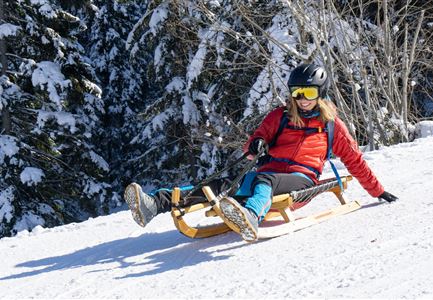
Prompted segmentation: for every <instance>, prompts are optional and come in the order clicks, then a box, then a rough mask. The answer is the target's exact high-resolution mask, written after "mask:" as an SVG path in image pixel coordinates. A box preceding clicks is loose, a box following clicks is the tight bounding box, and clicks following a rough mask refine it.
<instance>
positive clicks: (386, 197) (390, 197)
mask: <svg viewBox="0 0 433 300" xmlns="http://www.w3.org/2000/svg"><path fill="white" fill-rule="evenodd" d="M378 198H379V199H382V200H385V201H387V202H393V201H395V200H398V198H397V197H396V196H394V195H393V194H390V193H388V192H386V191H385V192H383V193H382V195H380V196H379V197H378Z"/></svg>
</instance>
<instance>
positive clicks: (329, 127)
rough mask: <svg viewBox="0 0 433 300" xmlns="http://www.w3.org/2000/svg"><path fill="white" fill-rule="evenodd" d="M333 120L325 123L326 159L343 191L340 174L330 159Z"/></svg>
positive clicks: (332, 140) (332, 141)
mask: <svg viewBox="0 0 433 300" xmlns="http://www.w3.org/2000/svg"><path fill="white" fill-rule="evenodd" d="M334 125H335V122H334V121H329V122H327V123H326V131H327V132H328V150H327V153H326V159H327V160H328V161H329V163H330V164H331V168H332V171H333V172H334V174H335V177H336V178H337V181H338V185H339V186H340V188H341V191H342V192H343V190H344V189H343V182H342V181H341V178H340V174H338V171H337V168H336V167H335V165H334V163H333V162H332V161H331V156H332V145H333V143H334V127H335V126H334Z"/></svg>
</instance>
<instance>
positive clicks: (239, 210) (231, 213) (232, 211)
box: [219, 197, 259, 242]
mask: <svg viewBox="0 0 433 300" xmlns="http://www.w3.org/2000/svg"><path fill="white" fill-rule="evenodd" d="M219 204H220V209H221V212H222V214H223V215H224V217H225V218H226V220H227V221H228V222H230V223H231V224H232V225H234V226H235V227H236V228H238V229H239V233H240V235H241V237H242V238H243V239H244V240H245V241H247V242H254V241H255V240H257V232H258V229H259V223H258V220H257V216H256V214H255V213H254V212H253V211H252V210H250V209H248V208H245V207H243V206H242V205H240V204H239V203H238V202H237V201H236V200H235V199H233V198H231V197H225V198H223V199H221V201H220V203H219Z"/></svg>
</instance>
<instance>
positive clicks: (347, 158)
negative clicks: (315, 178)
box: [332, 117, 384, 197]
mask: <svg viewBox="0 0 433 300" xmlns="http://www.w3.org/2000/svg"><path fill="white" fill-rule="evenodd" d="M332 151H333V152H334V154H335V155H336V156H338V157H339V158H340V159H341V161H342V162H343V163H344V165H345V166H346V168H347V170H348V171H349V173H350V174H352V175H353V176H354V177H355V178H356V179H357V180H358V181H359V183H360V184H361V186H362V187H363V188H364V189H365V190H366V191H367V192H368V193H369V194H370V195H371V196H372V197H378V196H380V195H381V194H382V193H383V192H384V188H383V186H382V185H381V184H380V182H379V180H378V179H377V178H376V176H375V175H374V173H373V171H372V170H371V169H370V167H369V166H368V164H367V162H366V161H365V160H364V159H363V157H362V152H361V151H360V150H359V147H358V144H357V143H356V141H355V140H354V139H353V137H352V136H351V135H350V133H349V131H348V129H347V127H346V125H345V124H344V123H343V121H341V120H340V119H339V118H338V117H337V118H336V119H335V129H334V143H333V145H332Z"/></svg>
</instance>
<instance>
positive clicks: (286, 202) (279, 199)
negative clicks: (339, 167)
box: [171, 176, 361, 238]
mask: <svg viewBox="0 0 433 300" xmlns="http://www.w3.org/2000/svg"><path fill="white" fill-rule="evenodd" d="M350 180H352V176H343V177H341V181H342V187H343V190H342V189H341V187H340V185H339V182H338V180H337V179H336V178H331V179H327V180H323V181H320V182H319V183H318V184H317V185H315V186H313V187H310V188H306V189H301V190H298V191H293V192H290V193H287V194H282V195H277V196H274V197H273V198H272V205H271V209H270V211H269V212H268V214H267V215H266V216H265V220H264V221H263V222H262V224H261V225H260V227H259V238H271V237H275V236H279V235H282V234H287V233H289V232H293V231H297V230H300V229H303V228H306V227H309V226H312V225H314V224H317V223H320V222H322V221H325V220H327V219H330V218H332V217H334V216H337V215H342V214H346V213H349V212H351V211H354V210H356V209H359V208H360V207H361V205H360V204H359V203H358V202H357V201H353V202H350V203H347V202H346V200H345V199H344V198H343V195H342V194H343V191H344V190H345V189H347V182H348V181H350ZM202 190H203V192H204V194H205V195H206V198H207V200H208V202H204V203H198V204H193V205H191V206H188V207H182V208H181V207H180V206H179V201H180V189H179V188H175V189H174V190H173V193H172V211H171V214H172V217H173V221H174V224H175V226H176V228H177V229H178V230H179V231H180V232H181V233H183V234H184V235H186V236H188V237H191V238H203V237H209V236H213V235H217V234H222V233H225V232H227V231H230V230H233V231H237V229H236V228H230V227H229V226H230V225H228V224H226V223H224V222H221V223H217V224H212V225H207V226H196V227H192V226H189V225H188V224H187V223H186V221H185V220H184V215H186V214H188V213H192V212H195V211H199V210H202V209H206V208H209V209H208V210H207V211H205V215H206V216H207V217H211V216H218V217H220V218H221V220H222V221H223V220H224V218H223V216H222V214H221V211H220V209H219V200H220V199H218V197H217V196H215V194H214V193H213V191H212V190H211V189H210V187H209V186H204V187H203V188H202ZM324 192H332V193H333V194H334V195H335V196H336V197H337V199H338V200H339V202H340V205H339V206H337V207H335V208H332V209H329V210H326V211H323V212H320V213H317V214H314V215H311V216H307V217H304V218H301V219H297V218H296V217H295V216H294V213H293V211H295V210H296V209H298V208H300V207H302V206H304V205H305V204H307V203H308V202H310V201H311V200H312V199H313V198H314V197H316V196H317V195H319V194H321V193H324Z"/></svg>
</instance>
